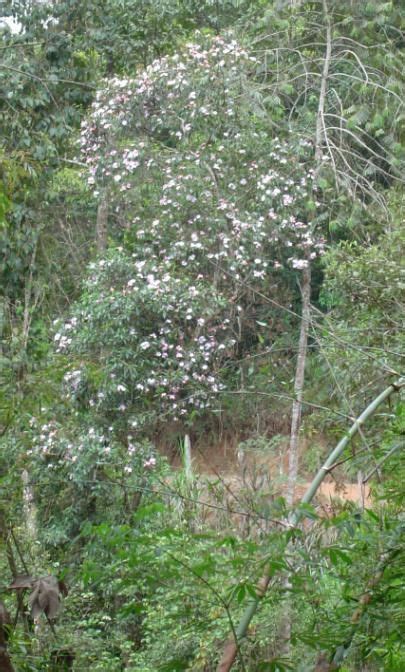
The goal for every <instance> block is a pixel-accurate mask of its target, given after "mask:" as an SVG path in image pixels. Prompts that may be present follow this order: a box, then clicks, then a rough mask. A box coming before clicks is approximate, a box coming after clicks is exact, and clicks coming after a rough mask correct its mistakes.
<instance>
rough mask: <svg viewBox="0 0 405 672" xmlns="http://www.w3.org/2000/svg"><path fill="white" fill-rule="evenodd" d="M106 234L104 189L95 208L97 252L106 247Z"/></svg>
mask: <svg viewBox="0 0 405 672" xmlns="http://www.w3.org/2000/svg"><path fill="white" fill-rule="evenodd" d="M107 234H108V194H107V190H106V189H104V190H102V191H101V193H100V200H99V204H98V208H97V221H96V243H97V252H98V253H99V254H102V253H103V252H104V250H105V249H106V247H107Z"/></svg>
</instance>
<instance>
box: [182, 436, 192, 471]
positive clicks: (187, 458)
mask: <svg viewBox="0 0 405 672" xmlns="http://www.w3.org/2000/svg"><path fill="white" fill-rule="evenodd" d="M183 466H184V475H185V477H186V478H187V480H189V481H190V480H191V479H192V478H193V463H192V459H191V441H190V435H189V434H186V435H185V436H184V444H183Z"/></svg>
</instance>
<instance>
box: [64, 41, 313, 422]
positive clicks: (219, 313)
mask: <svg viewBox="0 0 405 672" xmlns="http://www.w3.org/2000/svg"><path fill="white" fill-rule="evenodd" d="M197 37H198V39H200V43H192V44H188V45H186V47H185V50H184V53H182V54H181V55H179V54H176V55H174V56H171V57H166V58H163V59H161V60H158V61H156V62H154V63H153V64H152V65H151V66H150V67H149V68H147V69H146V70H145V71H144V72H142V73H141V74H140V75H139V76H138V77H136V78H134V79H114V80H112V81H111V82H110V83H108V84H106V87H105V88H104V89H102V90H101V91H100V92H99V93H98V95H97V97H96V100H95V102H94V104H93V108H92V112H91V115H90V116H89V118H88V119H87V120H86V122H85V123H84V124H83V127H82V133H81V138H80V144H81V151H82V155H83V157H84V160H85V162H86V164H87V166H88V178H87V179H88V182H89V184H90V185H92V187H93V188H94V191H95V195H96V196H99V195H100V194H103V197H105V194H106V193H108V200H109V209H110V215H111V217H110V219H112V216H113V215H114V217H115V218H116V219H118V221H119V222H120V227H119V229H118V232H117V233H116V235H118V237H119V238H121V240H122V246H120V247H118V248H116V249H114V250H113V251H112V252H111V253H109V254H107V255H105V258H102V259H100V260H99V261H98V262H97V264H95V265H93V267H92V268H91V269H90V273H89V278H88V281H87V284H86V286H85V291H84V293H83V296H82V299H81V301H80V302H79V304H78V305H77V307H76V310H75V311H74V317H73V320H70V321H68V322H67V323H66V324H65V325H64V326H63V327H62V328H61V329H59V330H58V334H57V335H56V340H57V343H58V350H59V351H63V352H72V353H76V354H77V355H79V356H80V357H81V358H82V360H83V358H84V360H85V359H86V357H88V358H89V361H90V360H91V361H93V362H95V361H97V362H98V363H99V364H101V369H102V375H101V377H100V372H98V373H97V375H94V376H93V377H92V380H93V384H94V390H93V389H92V390H91V394H90V397H89V398H90V402H91V403H93V404H101V403H102V404H106V405H107V408H108V410H109V411H110V412H112V411H114V412H115V411H120V412H121V413H125V417H126V416H127V415H129V416H130V417H132V416H133V415H136V416H139V414H144V413H146V416H145V417H147V418H148V421H150V412H152V413H156V412H157V413H158V414H161V413H165V414H167V413H169V414H172V415H173V416H174V417H175V418H178V417H179V416H180V415H183V416H184V417H185V419H187V418H190V415H189V413H190V412H192V413H194V412H195V410H196V409H201V408H204V407H205V406H206V405H207V404H208V403H209V398H210V396H211V394H212V393H214V394H216V393H217V392H218V391H219V390H221V389H222V386H223V380H221V366H222V364H223V363H224V360H225V359H226V360H227V361H229V360H231V359H232V357H233V355H240V352H241V351H243V349H244V348H246V343H249V344H250V345H249V346H248V347H252V344H253V347H256V345H257V335H256V336H255V335H254V336H253V338H252V337H251V335H250V338H248V337H247V333H248V332H249V324H252V322H253V323H254V324H255V320H254V317H253V316H257V314H258V299H257V293H258V292H259V293H267V294H269V293H270V292H271V291H272V290H271V287H273V291H274V287H277V285H278V284H279V282H280V279H281V278H282V277H283V276H282V274H283V272H285V269H288V268H290V269H296V270H301V269H303V268H306V267H307V266H308V264H309V263H310V261H311V259H314V258H315V257H316V256H317V255H318V254H319V253H320V252H322V250H323V247H324V240H323V239H322V238H321V237H320V236H318V234H317V232H316V228H315V225H314V223H313V222H312V221H311V213H313V211H314V207H315V204H314V203H313V196H312V194H313V170H312V168H311V165H312V157H311V149H312V148H311V145H310V144H309V143H308V142H306V141H305V140H301V141H299V142H297V143H295V144H294V143H293V142H285V141H281V140H280V139H278V138H277V137H272V136H271V135H270V134H269V132H268V130H267V120H266V119H265V116H264V110H263V107H262V106H261V101H260V96H259V93H258V90H257V86H256V85H255V82H254V71H255V67H256V61H255V59H254V58H253V57H251V56H249V54H248V53H247V52H246V51H245V50H244V49H243V48H242V47H241V46H240V45H239V44H238V43H237V42H236V41H235V40H233V39H231V38H229V39H224V38H222V37H215V38H212V39H210V40H208V41H207V43H203V41H201V38H200V36H197ZM266 310H268V308H266ZM253 333H254V334H255V330H253ZM268 338H269V339H270V340H271V338H272V335H271V334H269V335H268ZM84 360H83V361H84ZM86 366H87V365H86ZM86 366H84V368H86ZM84 368H82V370H83V371H84ZM90 368H91V367H90ZM87 371H89V367H88V366H87ZM85 377H86V375H85ZM90 377H91V376H90ZM107 381H108V382H107ZM74 384H75V386H76V391H77V387H78V382H77V380H76V379H75V381H74ZM191 417H192V416H191Z"/></svg>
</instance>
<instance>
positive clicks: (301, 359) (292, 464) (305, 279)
mask: <svg viewBox="0 0 405 672" xmlns="http://www.w3.org/2000/svg"><path fill="white" fill-rule="evenodd" d="M301 296H302V310H301V328H300V338H299V343H298V357H297V367H296V370H295V380H294V402H293V407H292V418H291V433H290V445H289V451H288V481H287V496H286V500H287V504H288V506H290V507H291V506H292V505H293V503H294V495H295V486H296V483H297V476H298V459H299V431H300V427H301V415H302V399H303V394H304V380H305V364H306V360H307V346H308V331H309V320H310V302H311V267H310V265H309V262H308V267H307V268H304V270H303V272H302V287H301Z"/></svg>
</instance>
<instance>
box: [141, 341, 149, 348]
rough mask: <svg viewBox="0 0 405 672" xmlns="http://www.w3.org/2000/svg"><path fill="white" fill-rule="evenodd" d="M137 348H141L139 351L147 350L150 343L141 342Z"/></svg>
mask: <svg viewBox="0 0 405 672" xmlns="http://www.w3.org/2000/svg"><path fill="white" fill-rule="evenodd" d="M139 347H140V348H141V350H147V349H148V348H150V343H149V341H142V343H141V344H140V345H139Z"/></svg>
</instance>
